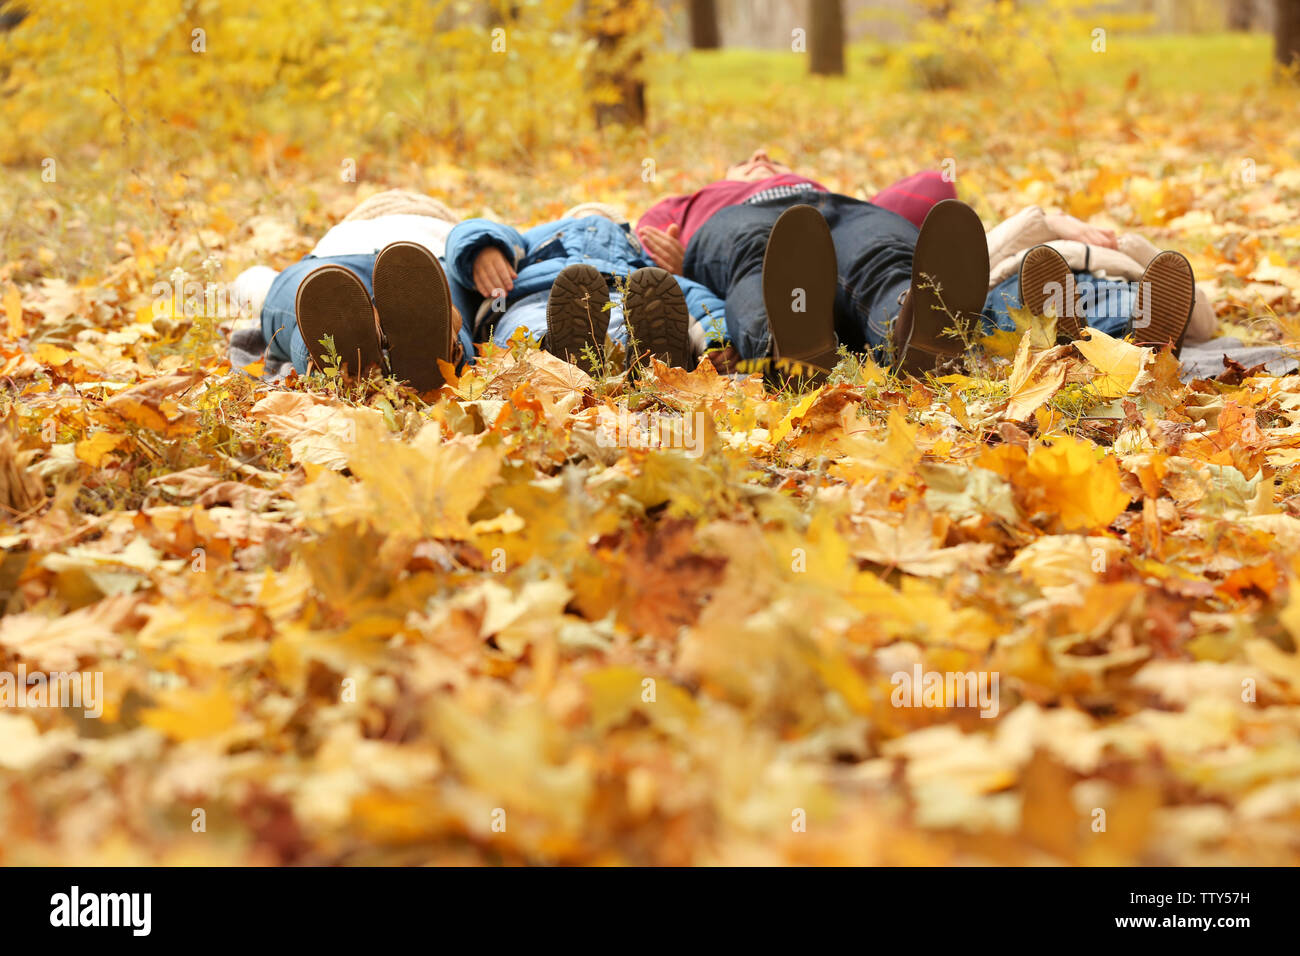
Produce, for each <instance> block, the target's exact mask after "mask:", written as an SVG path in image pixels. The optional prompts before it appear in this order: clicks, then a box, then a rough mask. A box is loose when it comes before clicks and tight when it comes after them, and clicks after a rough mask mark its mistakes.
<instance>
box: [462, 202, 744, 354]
mask: <svg viewBox="0 0 1300 956" xmlns="http://www.w3.org/2000/svg"><path fill="white" fill-rule="evenodd" d="M446 263H447V273H448V275H449V276H450V277H451V279H452V281H453V282H455V283H459V284H462V285H465V286H469V287H472V288H474V289H475V290H476V291H477V292H478V294H479V295H480V296H481V297H482V303H481V304H480V306H479V307H478V309H477V310H476V312H475V314H474V317H473V323H472V327H473V330H474V336H475V339H476V340H480V341H481V340H486V339H491V340H492V341H494V342H496V343H497V344H498V345H501V346H505V345H506V344H508V343H509V342H510V341H511V339H512V338H513V337H514V336H515V335H516V333H518V331H519V330H520V329H524V330H526V331H527V332H528V334H529V335H531V336H532V337H533V338H534V339H536V340H537V341H539V342H540V343H541V345H542V347H543V348H545V349H547V350H548V351H550V352H552V353H554V354H555V355H557V356H559V357H561V358H563V359H565V360H566V361H569V362H573V363H574V364H576V365H580V366H582V367H583V368H585V369H587V370H588V371H591V370H593V369H594V368H595V367H596V366H597V365H600V364H603V360H602V358H601V356H602V355H603V354H604V352H603V350H604V346H605V341H606V336H608V337H609V338H610V339H612V340H613V341H614V342H617V343H619V344H621V345H624V346H626V347H627V352H626V354H627V366H628V367H629V368H631V367H633V366H634V365H635V364H636V363H638V362H643V361H644V360H645V359H646V358H647V357H648V356H654V357H655V358H657V359H659V360H660V361H662V362H665V363H667V364H669V365H675V366H683V367H688V366H694V364H695V361H694V360H695V358H696V356H697V355H698V354H699V348H698V347H696V346H693V345H692V339H694V340H695V341H696V342H697V343H703V342H704V341H706V340H707V339H709V338H716V337H718V336H719V335H721V330H722V329H723V327H724V325H725V315H724V313H723V307H722V300H721V299H720V298H719V297H718V296H716V295H714V294H713V293H712V292H710V291H709V290H708V289H707V288H706V287H705V286H703V285H701V284H700V283H698V282H693V281H691V280H689V279H686V278H683V277H681V276H674V275H672V274H670V273H669V272H667V271H666V270H664V269H661V268H659V267H657V266H655V265H654V263H653V262H652V261H651V259H650V258H649V257H648V256H647V255H646V253H645V251H644V249H643V248H642V247H641V244H640V243H639V242H638V241H637V239H636V237H635V236H634V235H632V233H631V231H630V229H629V228H628V226H627V224H626V223H624V222H620V221H619V217H618V216H617V214H616V213H614V212H613V211H612V210H611V209H609V208H608V207H606V206H602V205H599V204H595V203H588V204H585V205H582V206H578V207H575V208H574V209H572V210H570V211H569V212H568V213H566V214H565V216H564V217H563V218H561V219H559V220H557V221H555V222H549V223H544V224H543V225H539V226H534V227H533V228H531V229H529V230H527V231H525V232H520V231H519V230H518V229H516V228H515V227H514V226H511V225H507V224H505V223H499V222H492V221H490V220H487V219H467V220H466V221H465V222H462V223H461V224H460V225H458V226H456V228H454V229H453V230H452V231H451V235H450V236H449V237H448V239H447V256H446ZM706 328H707V329H708V330H707V331H706ZM714 329H716V331H713V330H714Z"/></svg>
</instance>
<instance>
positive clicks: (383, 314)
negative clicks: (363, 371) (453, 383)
mask: <svg viewBox="0 0 1300 956" xmlns="http://www.w3.org/2000/svg"><path fill="white" fill-rule="evenodd" d="M372 284H373V286H374V290H375V309H376V311H377V312H378V313H379V328H380V332H381V334H382V336H383V340H384V345H385V346H386V347H387V348H388V368H389V371H390V374H392V376H393V378H395V379H397V380H398V381H402V382H407V383H409V384H410V386H411V387H412V388H413V389H415V390H416V391H417V392H428V391H431V390H433V389H435V388H441V387H442V385H443V383H444V379H443V375H442V370H441V369H440V368H439V367H438V360H439V359H442V361H444V362H450V361H451V360H452V342H453V339H452V318H451V287H450V286H449V285H448V284H447V276H446V273H444V272H443V270H442V265H441V263H439V262H438V259H437V257H436V256H434V254H433V253H431V252H430V251H429V250H428V249H426V248H425V247H424V246H422V245H419V244H418V243H414V242H393V243H390V244H388V245H387V246H384V248H383V249H382V250H381V251H380V253H379V255H378V256H376V257H375V271H374V278H373V280H372Z"/></svg>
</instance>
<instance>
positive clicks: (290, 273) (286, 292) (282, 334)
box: [262, 253, 474, 375]
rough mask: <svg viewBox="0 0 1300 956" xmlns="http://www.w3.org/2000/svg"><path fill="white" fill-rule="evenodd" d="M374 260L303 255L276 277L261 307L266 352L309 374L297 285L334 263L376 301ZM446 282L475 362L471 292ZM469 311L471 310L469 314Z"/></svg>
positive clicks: (463, 338)
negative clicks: (360, 283) (352, 275)
mask: <svg viewBox="0 0 1300 956" xmlns="http://www.w3.org/2000/svg"><path fill="white" fill-rule="evenodd" d="M375 257H376V254H375V253H366V254H361V255H351V256H322V257H321V258H317V257H315V256H303V257H302V258H301V259H299V260H298V261H297V262H295V263H294V264H293V265H291V266H289V267H288V268H287V269H285V270H284V271H283V272H281V273H280V274H279V275H278V276H276V277H275V280H274V281H273V282H272V283H271V289H270V291H269V292H268V293H267V294H266V302H265V303H264V304H263V306H262V337H263V338H264V339H266V341H267V343H268V346H267V352H268V353H269V354H270V356H271V358H274V359H279V360H280V361H282V362H283V361H289V362H292V363H293V367H294V368H295V369H297V370H298V374H299V375H303V374H306V372H307V359H308V353H307V343H305V342H304V341H303V340H302V334H301V333H300V332H299V331H298V319H297V314H296V312H295V307H296V304H297V301H298V286H300V285H302V280H303V279H305V278H307V276H308V275H309V274H310V273H311V272H312V271H313V270H314V269H317V268H319V267H320V266H323V265H327V264H330V263H333V264H334V265H339V266H343V267H344V268H346V269H348V270H350V271H352V272H353V273H355V274H356V276H357V278H358V279H360V280H361V282H362V284H363V285H364V286H365V287H366V292H368V293H370V295H371V297H372V298H373V297H374V294H375V290H374V288H373V287H372V286H371V276H372V274H373V273H374V271H375ZM447 281H448V284H449V285H450V286H451V303H452V305H454V306H456V308H457V309H459V310H460V314H461V319H462V322H461V326H460V344H461V345H463V346H464V347H465V360H466V361H473V359H474V341H473V339H471V338H470V334H469V326H470V325H471V324H472V323H473V321H474V312H473V311H472V309H473V308H474V305H473V303H472V300H471V296H470V293H469V291H468V290H466V289H463V288H461V287H460V286H459V285H458V284H457V283H455V282H452V281H451V280H450V279H448V280H447ZM466 309H470V310H471V311H469V312H466V311H465V310H466Z"/></svg>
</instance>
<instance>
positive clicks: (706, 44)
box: [687, 0, 722, 50]
mask: <svg viewBox="0 0 1300 956" xmlns="http://www.w3.org/2000/svg"><path fill="white" fill-rule="evenodd" d="M687 10H688V11H689V17H690V25H691V46H692V47H694V48H695V49H696V50H716V49H718V48H719V47H720V46H722V33H721V31H720V30H719V29H718V4H717V0H688V2H687Z"/></svg>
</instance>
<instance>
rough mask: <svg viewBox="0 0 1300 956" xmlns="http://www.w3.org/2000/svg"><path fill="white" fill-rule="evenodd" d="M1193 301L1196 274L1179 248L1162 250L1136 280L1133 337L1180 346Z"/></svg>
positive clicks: (1146, 343)
mask: <svg viewBox="0 0 1300 956" xmlns="http://www.w3.org/2000/svg"><path fill="white" fill-rule="evenodd" d="M1195 304H1196V276H1195V275H1194V274H1193V272H1192V264H1191V263H1190V262H1188V261H1187V257H1186V256H1184V255H1183V254H1182V253H1180V252H1171V251H1166V252H1162V253H1160V255H1158V256H1156V257H1155V258H1154V259H1152V260H1151V264H1150V265H1148V266H1147V268H1146V271H1145V272H1144V273H1142V278H1141V279H1140V280H1139V281H1138V290H1137V297H1136V299H1135V301H1134V303H1133V339H1134V341H1135V342H1137V344H1138V345H1142V346H1150V347H1152V348H1157V349H1159V348H1164V347H1165V346H1166V345H1172V346H1173V347H1174V354H1175V355H1177V354H1178V352H1179V350H1181V349H1182V347H1183V336H1184V335H1186V334H1187V323H1188V322H1190V321H1191V318H1192V307H1193V306H1194V305H1195Z"/></svg>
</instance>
